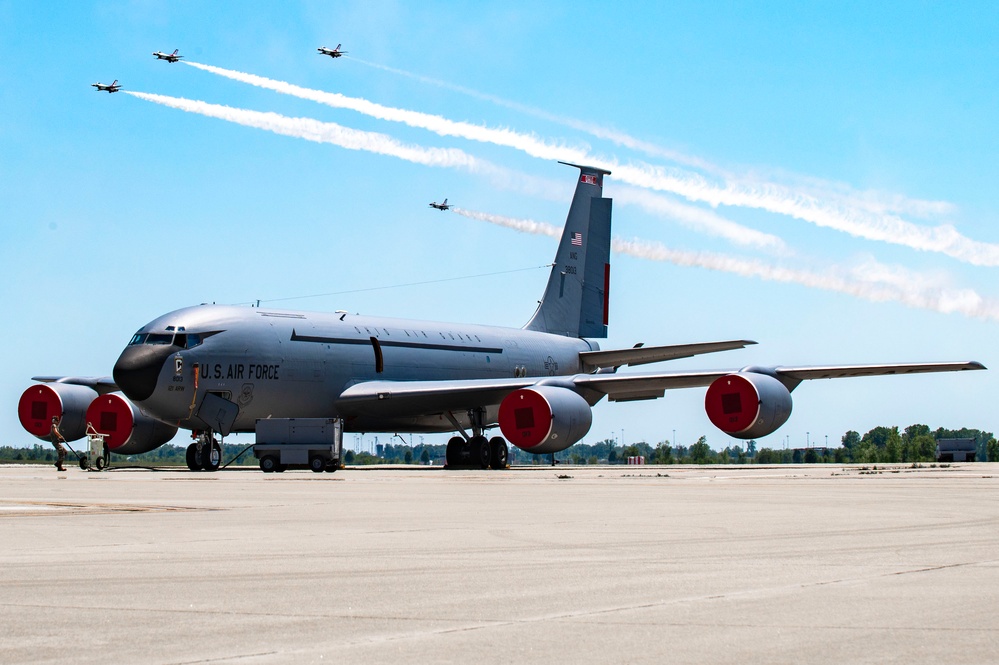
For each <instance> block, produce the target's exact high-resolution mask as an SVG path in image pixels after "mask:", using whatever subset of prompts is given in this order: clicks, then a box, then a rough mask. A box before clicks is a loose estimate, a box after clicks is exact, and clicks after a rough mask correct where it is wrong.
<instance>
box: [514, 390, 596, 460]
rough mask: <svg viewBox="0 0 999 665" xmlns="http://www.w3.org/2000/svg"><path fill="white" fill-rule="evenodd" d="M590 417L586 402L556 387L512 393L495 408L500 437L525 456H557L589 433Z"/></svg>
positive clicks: (591, 419)
mask: <svg viewBox="0 0 999 665" xmlns="http://www.w3.org/2000/svg"><path fill="white" fill-rule="evenodd" d="M592 422H593V415H592V413H591V412H590V405H589V404H587V403H586V400H585V399H583V398H582V397H580V396H579V395H577V394H576V393H574V392H573V391H571V390H569V389H568V388H559V387H557V386H533V387H531V388H521V389H520V390H515V391H514V392H512V393H510V394H509V395H507V396H506V398H504V399H503V401H502V402H501V403H500V408H499V426H500V430H502V432H503V436H505V437H506V438H507V440H508V441H509V442H510V443H512V444H513V445H515V446H517V447H518V448H522V449H523V450H526V451H527V452H529V453H557V452H559V451H560V450H565V449H566V448H568V447H569V446H571V445H572V444H574V443H576V442H577V441H579V440H580V439H582V438H583V437H584V436H586V433H587V432H588V431H590V424H591V423H592Z"/></svg>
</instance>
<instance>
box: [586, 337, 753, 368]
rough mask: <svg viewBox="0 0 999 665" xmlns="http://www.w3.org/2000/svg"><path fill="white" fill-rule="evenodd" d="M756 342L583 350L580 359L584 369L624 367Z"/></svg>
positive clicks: (731, 341)
mask: <svg viewBox="0 0 999 665" xmlns="http://www.w3.org/2000/svg"><path fill="white" fill-rule="evenodd" d="M751 344H756V342H754V341H752V340H748V339H736V340H730V341H725V342H700V343H697V344H670V345H668V346H641V347H635V348H632V349H610V350H607V351H582V352H580V354H579V360H580V362H582V364H583V367H584V369H589V370H593V369H601V368H605V367H624V366H626V365H629V366H635V365H647V364H649V363H658V362H663V361H665V360H676V359H678V358H691V357H693V356H699V355H702V354H705V353H717V352H719V351H731V350H732V349H742V348H745V347H747V346H749V345H751Z"/></svg>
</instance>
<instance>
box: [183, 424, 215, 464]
mask: <svg viewBox="0 0 999 665" xmlns="http://www.w3.org/2000/svg"><path fill="white" fill-rule="evenodd" d="M221 464H222V446H221V445H219V442H218V441H217V440H216V439H215V436H214V435H213V434H212V432H210V431H209V432H200V433H198V434H197V435H196V436H195V439H194V443H192V444H191V445H189V446H188V447H187V468H188V469H190V470H191V471H218V470H219V466H220V465H221Z"/></svg>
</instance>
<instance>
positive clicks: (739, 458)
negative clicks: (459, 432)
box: [0, 424, 999, 466]
mask: <svg viewBox="0 0 999 665" xmlns="http://www.w3.org/2000/svg"><path fill="white" fill-rule="evenodd" d="M937 439H974V440H975V446H976V450H977V460H978V461H980V462H984V461H993V462H999V442H997V441H996V439H995V437H994V436H993V434H992V432H986V431H984V430H978V429H970V428H967V427H964V428H961V429H956V430H950V429H944V428H942V427H941V428H938V429H936V430H930V428H929V427H928V426H926V425H922V424H915V425H909V426H908V427H906V428H905V429H903V430H901V431H900V430H899V428H898V427H882V426H879V427H875V428H874V429H872V430H870V431H869V432H867V433H866V434H864V435H863V436H861V435H860V433H858V432H855V431H853V430H850V431H848V432H846V434H844V435H843V436H842V438H841V439H840V442H841V444H842V445H841V446H840V447H838V448H825V447H813V448H804V449H801V448H797V449H782V448H758V447H757V445H758V444H757V442H756V441H754V440H750V441H747V442H746V444H745V445H744V446H743V445H739V444H733V445H731V446H728V447H726V448H724V449H722V450H718V451H716V450H714V449H712V448H711V446H710V445H708V440H707V437H706V436H701V437H700V438H699V439H697V442H696V443H694V444H692V445H690V446H682V445H673V444H672V443H671V442H670V441H668V440H663V441H660V442H659V443H657V444H656V445H655V446H653V445H651V444H649V443H646V442H644V441H639V442H636V443H632V444H629V445H625V446H621V445H618V443H617V442H616V441H614V440H613V439H604V440H603V441H598V442H596V443H590V444H588V443H577V444H576V445H574V446H571V447H570V448H568V449H566V450H563V451H562V452H559V453H555V455H554V458H555V460H556V461H557V462H558V463H560V464H576V465H584V464H626V463H627V461H628V458H629V457H644V458H645V463H646V464H819V463H827V464H848V463H861V464H878V463H908V462H934V461H936V446H937ZM246 447H247V445H245V444H244V445H237V444H228V443H227V444H223V463H227V462H229V461H230V460H232V459H233V458H234V457H235V456H236V455H238V454H239V453H241V452H243V451H244V449H245V448H246ZM446 449H447V447H446V446H445V445H443V444H439V445H434V444H422V443H421V444H417V445H415V446H411V445H408V444H378V445H377V446H376V447H375V451H374V452H373V453H370V452H366V451H354V450H346V451H345V452H344V463H345V464H351V465H354V464H357V465H368V464H422V465H430V464H433V465H434V466H441V465H443V464H444V461H445V451H446ZM78 450H79V449H78ZM186 452H187V446H186V445H173V444H167V445H164V446H160V447H159V448H157V449H156V450H153V451H151V452H148V453H144V454H142V455H130V456H123V455H112V463H113V464H114V465H116V466H121V465H127V464H135V465H143V466H186V465H187V463H186ZM69 459H70V462H72V460H73V456H72V455H70V458H69ZM551 460H552V456H551V455H533V454H531V453H528V452H525V451H523V450H521V449H519V448H517V447H516V446H510V464H514V465H516V464H534V465H537V464H549V463H551ZM0 462H7V463H10V462H24V463H39V462H49V463H53V462H55V451H54V450H53V449H52V446H51V445H49V444H38V443H36V444H34V445H33V446H32V447H30V448H14V447H12V446H0ZM233 464H234V465H236V466H255V465H256V464H257V460H256V458H255V457H253V453H252V452H251V451H246V452H245V453H243V455H242V456H241V457H240V458H239V459H238V460H237V461H236V462H234V463H233Z"/></svg>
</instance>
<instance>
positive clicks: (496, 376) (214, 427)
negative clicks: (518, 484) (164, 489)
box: [18, 164, 985, 471]
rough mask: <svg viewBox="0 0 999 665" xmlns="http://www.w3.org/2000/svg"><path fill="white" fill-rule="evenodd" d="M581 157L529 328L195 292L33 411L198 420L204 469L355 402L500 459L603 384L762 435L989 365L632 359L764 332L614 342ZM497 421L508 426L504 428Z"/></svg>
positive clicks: (65, 428)
mask: <svg viewBox="0 0 999 665" xmlns="http://www.w3.org/2000/svg"><path fill="white" fill-rule="evenodd" d="M569 166H573V167H575V168H577V169H578V170H579V171H578V174H577V175H576V190H575V193H574V195H573V198H572V202H571V204H570V206H569V213H568V215H567V217H566V222H565V227H564V229H563V232H562V238H561V240H560V242H559V245H558V248H557V250H556V254H555V260H554V261H553V263H552V269H551V272H550V274H549V277H548V284H547V286H546V288H545V291H544V295H543V296H542V298H541V300H540V301H538V306H537V310H536V311H535V313H534V316H532V317H531V319H530V320H529V321H528V322H527V323H526V324H525V325H524V326H523V327H521V328H509V327H499V326H491V325H475V324H456V323H438V322H434V321H417V320H411V319H395V318H385V317H377V316H367V315H361V314H349V313H347V312H334V313H327V312H307V311H289V310H276V309H270V308H261V307H236V306H226V305H214V304H213V305H199V306H194V307H186V308H183V309H179V310H176V311H173V312H169V313H167V314H163V315H162V316H159V317H157V318H155V319H153V320H152V321H150V322H149V323H147V324H145V325H143V326H142V327H140V328H139V329H138V330H137V331H136V332H135V334H134V335H133V337H132V339H131V341H130V342H129V343H128V344H127V346H126V347H125V348H124V349H123V350H122V352H121V355H120V356H119V358H118V360H117V362H115V364H114V368H113V370H112V375H111V376H103V377H86V376H36V377H33V380H34V381H35V382H36V383H35V384H34V385H32V386H30V387H29V388H27V389H26V390H25V391H24V393H23V394H22V395H21V399H20V401H19V403H18V418H19V420H20V422H21V424H22V426H23V427H24V428H25V429H26V430H27V431H28V432H29V433H31V434H32V435H34V436H36V437H38V438H39V439H42V440H46V441H48V440H51V425H52V423H53V422H58V423H59V429H60V431H61V433H62V435H63V436H64V437H65V438H66V439H67V440H69V441H73V440H74V439H78V438H82V437H83V436H84V435H85V433H86V431H87V428H88V427H92V428H95V429H96V430H97V431H99V432H100V433H101V434H103V435H104V436H105V437H106V438H105V443H106V445H107V446H108V447H109V448H110V449H111V450H113V451H115V452H117V453H120V454H126V455H131V454H139V453H143V452H147V451H150V450H153V449H154V448H157V447H159V446H160V445H162V444H164V443H166V442H168V441H170V440H171V439H172V438H173V437H174V435H175V434H176V433H177V431H178V429H179V428H183V429H185V430H189V431H191V436H192V438H193V439H194V440H195V442H194V443H192V444H190V446H189V447H188V450H187V464H188V467H189V468H190V469H191V470H192V471H193V470H200V469H203V470H205V471H215V470H218V468H219V466H220V462H221V455H222V448H221V446H220V445H219V442H218V440H217V439H216V436H215V435H216V434H218V435H221V436H227V435H229V433H230V432H254V431H255V428H256V423H257V420H258V419H261V418H339V419H342V422H343V428H344V431H345V432H372V433H375V432H385V433H392V432H417V433H421V432H428V433H430V432H450V433H452V437H451V439H450V440H449V441H448V444H447V453H446V454H447V464H448V466H461V467H473V468H482V469H485V468H490V467H491V468H494V469H499V468H504V467H505V466H506V463H507V456H508V453H509V448H508V442H509V443H510V444H513V445H515V446H517V447H518V448H520V449H522V450H525V451H527V452H530V453H540V454H548V453H556V452H559V451H561V450H565V449H566V448H568V447H569V446H571V445H573V444H574V443H576V442H577V441H579V440H580V439H582V438H583V437H584V436H585V435H586V434H587V432H588V431H589V430H590V425H591V423H592V409H593V407H594V406H596V404H597V403H598V402H600V401H601V400H603V399H604V398H605V397H606V398H607V400H608V401H611V402H625V401H632V400H647V399H655V398H659V397H663V396H664V395H665V392H666V391H667V390H678V389H689V388H706V391H705V397H704V409H705V413H706V415H707V417H708V419H709V420H710V421H711V422H712V423H713V424H714V425H715V426H716V427H717V428H718V429H720V430H721V431H722V432H724V433H725V434H726V435H728V436H731V437H734V438H739V439H755V438H760V437H764V436H767V435H768V434H771V433H773V432H775V431H776V430H777V429H778V428H780V427H781V426H782V425H783V424H784V423H785V422H787V420H788V418H789V417H790V415H791V392H792V391H794V390H795V389H796V388H797V387H798V386H799V384H801V383H802V382H804V381H807V380H810V379H837V378H847V377H866V376H876V375H900V374H917V373H924V372H954V371H963V370H981V369H985V367H984V366H983V365H982V364H981V363H978V362H974V361H964V362H930V363H926V362H923V363H901V364H867V365H819V366H794V365H776V366H760V365H750V366H744V365H742V366H735V367H730V368H728V369H712V370H702V371H691V370H666V371H662V370H660V371H652V372H632V371H626V372H619V371H618V370H619V369H620V368H624V367H632V366H637V365H646V364H649V363H660V362H667V361H670V360H674V359H678V358H688V357H692V356H697V355H701V354H711V353H717V352H721V351H729V350H734V349H742V348H744V347H746V346H749V345H752V344H756V342H753V341H750V340H725V341H712V342H695V343H682V344H671V345H665V346H642V345H637V346H635V347H632V348H619V349H601V348H600V345H599V344H598V342H597V339H600V338H606V337H607V325H608V309H609V293H610V248H611V209H612V201H611V199H609V198H605V197H604V196H603V181H604V177H605V176H607V175H609V174H610V172H609V171H606V170H603V169H599V168H596V167H590V166H580V165H576V164H570V165H569ZM445 205H447V202H446V201H445V202H444V203H442V204H438V205H435V206H434V207H437V208H438V209H443V208H441V207H439V206H445ZM886 394H887V391H886ZM496 429H498V430H499V433H501V434H502V436H489V434H488V433H489V432H490V431H493V432H495V430H496Z"/></svg>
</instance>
